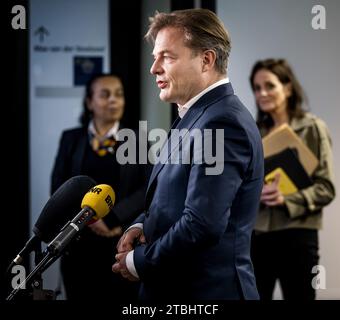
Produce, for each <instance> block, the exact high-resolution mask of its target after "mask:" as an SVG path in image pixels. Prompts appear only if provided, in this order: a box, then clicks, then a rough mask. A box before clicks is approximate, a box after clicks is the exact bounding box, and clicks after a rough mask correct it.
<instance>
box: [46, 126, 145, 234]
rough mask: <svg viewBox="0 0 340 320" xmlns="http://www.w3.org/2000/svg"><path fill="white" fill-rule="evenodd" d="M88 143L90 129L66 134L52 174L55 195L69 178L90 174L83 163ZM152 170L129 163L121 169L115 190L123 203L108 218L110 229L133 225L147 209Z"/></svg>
mask: <svg viewBox="0 0 340 320" xmlns="http://www.w3.org/2000/svg"><path fill="white" fill-rule="evenodd" d="M87 143H88V133H87V129H84V128H76V129H71V130H66V131H64V132H63V134H62V137H61V140H60V144H59V150H58V153H57V157H56V160H55V164H54V168H53V172H52V186H51V192H52V193H53V192H54V191H55V190H56V189H57V188H59V186H61V185H62V184H63V183H64V182H65V181H66V180H68V179H69V178H71V177H73V176H76V175H80V174H86V173H84V172H83V160H84V154H85V148H86V145H87ZM136 145H137V146H138V135H137V143H136ZM136 154H137V155H138V151H137V152H136ZM137 163H138V162H137ZM149 171H150V168H149V166H148V165H138V164H137V165H135V164H125V165H121V166H120V167H119V177H120V178H119V182H118V187H116V188H117V190H115V191H116V192H119V195H120V198H121V201H119V202H118V203H115V206H114V208H113V210H112V212H110V213H109V214H108V215H107V216H106V217H105V218H104V221H105V223H106V224H107V225H108V227H109V228H111V227H113V226H114V225H117V224H121V225H126V224H129V223H131V221H133V220H134V219H135V218H136V217H137V216H138V215H139V214H140V213H141V212H142V211H143V210H144V197H145V191H146V186H147V182H148V175H149ZM98 183H101V182H100V181H98ZM117 219H118V220H117Z"/></svg>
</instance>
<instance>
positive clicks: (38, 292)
mask: <svg viewBox="0 0 340 320" xmlns="http://www.w3.org/2000/svg"><path fill="white" fill-rule="evenodd" d="M34 252H35V265H36V266H35V268H34V269H33V270H32V272H31V273H30V274H29V275H28V276H27V277H26V279H25V280H24V281H23V282H22V283H21V284H20V285H18V286H17V287H16V288H14V289H13V290H12V292H11V293H10V295H9V296H8V297H7V298H6V300H8V301H9V300H13V298H14V297H15V296H16V295H17V294H18V293H19V291H20V290H23V289H24V287H27V286H32V292H30V293H29V296H31V297H32V300H56V293H55V292H54V291H53V290H46V289H43V279H42V276H41V275H42V273H43V272H44V271H45V270H46V269H47V268H48V267H49V266H50V265H51V264H52V263H53V262H54V261H55V260H57V259H58V258H59V256H60V255H55V254H53V253H51V252H47V253H45V255H44V253H43V252H42V250H41V243H39V245H38V246H37V247H36V248H35V250H34Z"/></svg>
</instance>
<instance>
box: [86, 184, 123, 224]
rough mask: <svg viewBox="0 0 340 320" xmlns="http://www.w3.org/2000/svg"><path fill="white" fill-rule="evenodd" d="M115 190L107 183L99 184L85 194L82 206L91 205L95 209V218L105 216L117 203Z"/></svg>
mask: <svg viewBox="0 0 340 320" xmlns="http://www.w3.org/2000/svg"><path fill="white" fill-rule="evenodd" d="M115 199H116V196H115V192H114V191H113V189H112V188H111V187H110V186H109V185H107V184H99V185H97V186H95V187H93V188H91V189H90V190H89V191H88V192H87V193H86V194H85V196H84V198H83V201H82V202H81V208H84V207H90V208H91V209H92V210H93V211H95V213H96V215H95V216H94V217H93V218H94V219H95V220H98V219H101V218H104V217H105V216H106V215H107V214H108V213H109V212H110V210H111V209H112V208H113V205H114V203H115Z"/></svg>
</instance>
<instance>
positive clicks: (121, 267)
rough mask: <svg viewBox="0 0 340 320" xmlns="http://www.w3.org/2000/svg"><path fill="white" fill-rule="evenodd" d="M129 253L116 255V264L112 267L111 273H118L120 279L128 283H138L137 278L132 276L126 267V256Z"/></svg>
mask: <svg viewBox="0 0 340 320" xmlns="http://www.w3.org/2000/svg"><path fill="white" fill-rule="evenodd" d="M128 253H129V252H128V251H127V252H123V253H117V254H116V257H115V258H116V260H117V262H116V263H115V264H114V265H113V266H112V271H113V272H114V273H120V274H121V275H122V277H124V278H126V279H128V280H130V281H139V279H138V278H136V277H135V276H133V275H132V274H131V273H130V271H129V270H128V268H127V266H126V256H127V254H128Z"/></svg>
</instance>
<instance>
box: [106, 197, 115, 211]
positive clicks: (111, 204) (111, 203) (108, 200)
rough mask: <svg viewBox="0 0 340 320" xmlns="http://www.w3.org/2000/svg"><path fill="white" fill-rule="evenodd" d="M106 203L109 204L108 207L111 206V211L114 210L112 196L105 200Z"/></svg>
mask: <svg viewBox="0 0 340 320" xmlns="http://www.w3.org/2000/svg"><path fill="white" fill-rule="evenodd" d="M105 202H106V203H107V205H108V206H109V208H110V209H112V208H113V202H112V199H111V197H110V195H109V194H108V195H107V197H106V198H105Z"/></svg>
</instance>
